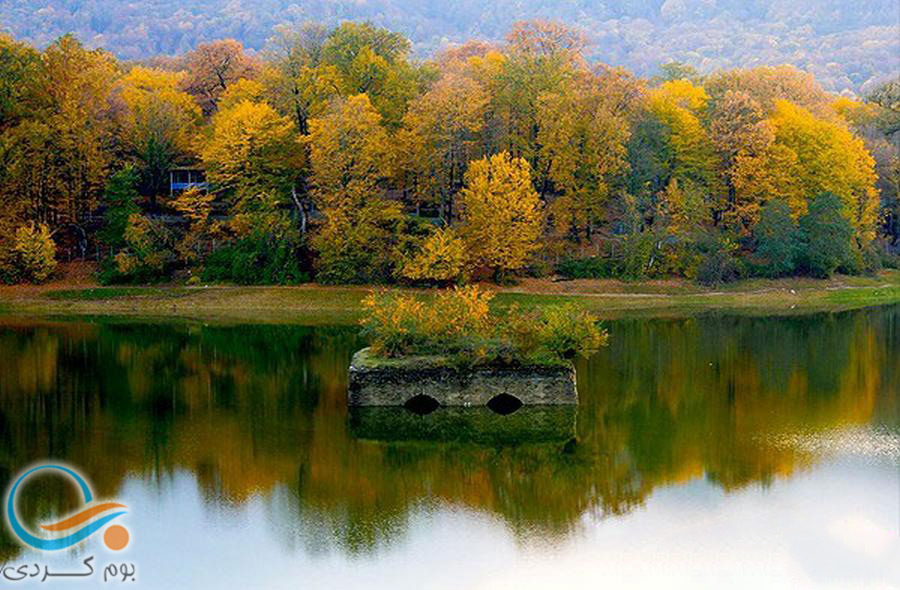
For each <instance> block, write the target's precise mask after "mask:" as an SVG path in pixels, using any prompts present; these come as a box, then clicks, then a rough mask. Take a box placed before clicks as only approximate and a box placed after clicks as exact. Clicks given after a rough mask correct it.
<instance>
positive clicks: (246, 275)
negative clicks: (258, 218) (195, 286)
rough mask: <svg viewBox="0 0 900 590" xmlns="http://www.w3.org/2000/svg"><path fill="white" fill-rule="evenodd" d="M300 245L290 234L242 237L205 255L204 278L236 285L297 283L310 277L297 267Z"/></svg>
mask: <svg viewBox="0 0 900 590" xmlns="http://www.w3.org/2000/svg"><path fill="white" fill-rule="evenodd" d="M299 254H300V253H299V247H298V245H297V244H296V243H295V241H294V240H292V239H291V238H288V237H285V238H281V239H276V238H272V237H269V236H254V237H246V238H241V239H239V240H237V241H236V242H234V243H233V244H228V245H226V246H222V247H221V248H219V249H217V250H215V251H214V252H212V253H211V254H210V255H209V256H207V257H206V260H205V261H204V266H203V270H202V272H201V274H200V276H201V279H202V280H203V281H204V282H225V283H236V284H238V285H296V284H300V283H305V282H308V281H309V274H308V273H306V272H304V271H303V270H302V269H301V267H300V255H299Z"/></svg>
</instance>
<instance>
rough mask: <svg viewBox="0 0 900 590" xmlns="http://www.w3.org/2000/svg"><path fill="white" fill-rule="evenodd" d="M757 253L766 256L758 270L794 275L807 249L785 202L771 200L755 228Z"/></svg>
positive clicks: (764, 208)
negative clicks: (804, 247) (804, 249)
mask: <svg viewBox="0 0 900 590" xmlns="http://www.w3.org/2000/svg"><path fill="white" fill-rule="evenodd" d="M753 237H754V238H755V239H756V244H757V246H756V254H757V255H758V256H759V257H760V258H761V259H762V260H761V263H760V264H759V265H758V267H757V269H756V273H757V274H759V275H761V276H766V277H770V278H775V277H782V276H787V275H790V274H793V273H794V271H795V270H796V268H797V262H798V259H799V257H800V255H801V253H802V251H803V236H802V234H801V232H800V228H799V227H798V226H797V223H796V222H795V221H794V219H793V218H792V217H791V208H790V207H789V206H788V205H787V203H784V202H782V201H770V202H769V203H767V204H766V205H765V206H764V207H763V208H762V212H761V214H760V219H759V223H757V224H756V226H755V227H754V228H753Z"/></svg>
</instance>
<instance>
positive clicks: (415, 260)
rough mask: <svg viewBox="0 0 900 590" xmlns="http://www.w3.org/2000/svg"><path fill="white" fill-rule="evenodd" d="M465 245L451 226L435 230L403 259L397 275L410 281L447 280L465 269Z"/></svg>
mask: <svg viewBox="0 0 900 590" xmlns="http://www.w3.org/2000/svg"><path fill="white" fill-rule="evenodd" d="M465 265H466V246H465V244H464V243H463V241H462V240H461V239H460V238H459V237H458V236H457V235H456V232H455V231H453V229H452V228H446V229H438V230H436V231H434V232H432V233H431V234H430V235H429V236H428V237H427V238H425V240H424V241H423V242H422V245H421V248H420V250H419V251H418V252H417V253H416V254H415V255H414V256H413V257H412V258H409V259H407V260H406V261H404V263H403V268H402V270H401V274H402V275H403V277H404V278H407V279H409V280H411V281H428V282H433V283H449V282H453V281H456V280H458V279H459V278H460V277H461V276H462V274H463V271H464V270H465Z"/></svg>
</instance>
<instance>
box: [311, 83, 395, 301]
mask: <svg viewBox="0 0 900 590" xmlns="http://www.w3.org/2000/svg"><path fill="white" fill-rule="evenodd" d="M309 127H310V134H309V136H308V137H307V138H306V139H305V141H307V142H308V143H309V147H310V150H309V153H310V177H309V181H310V186H311V194H312V198H313V201H314V202H315V204H316V207H317V208H318V209H319V211H320V212H321V213H322V214H323V215H324V216H325V221H324V223H323V224H322V225H321V226H320V227H319V229H318V231H317V232H316V235H315V236H314V238H313V247H314V248H315V249H316V251H317V253H318V255H319V260H318V263H317V268H318V275H317V278H318V280H319V281H321V282H328V283H346V282H380V281H384V280H386V279H388V278H390V277H391V276H392V275H393V272H394V265H395V262H396V260H397V256H396V255H395V250H396V248H397V246H398V240H399V238H400V235H401V234H402V232H403V225H404V220H403V215H402V212H401V210H400V206H399V204H397V203H396V202H386V201H385V200H384V198H383V197H382V194H381V192H382V191H381V190H380V188H379V182H380V181H381V180H382V179H384V178H385V177H386V176H387V174H388V168H389V148H388V136H387V132H386V131H385V130H384V127H382V125H381V116H380V115H379V114H378V112H377V111H376V110H375V109H374V108H373V106H372V104H371V103H370V102H369V98H368V96H366V95H365V94H360V95H356V96H351V97H349V98H346V99H336V100H335V101H334V102H333V103H332V104H331V106H330V107H329V109H328V111H327V112H326V113H325V114H324V115H323V116H322V117H321V118H316V119H311V120H310V122H309Z"/></svg>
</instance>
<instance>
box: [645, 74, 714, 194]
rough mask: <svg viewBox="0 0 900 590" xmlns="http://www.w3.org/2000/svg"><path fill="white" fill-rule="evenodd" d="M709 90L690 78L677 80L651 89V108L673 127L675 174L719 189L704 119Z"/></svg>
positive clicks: (679, 177) (709, 189)
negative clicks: (692, 81) (689, 79)
mask: <svg viewBox="0 0 900 590" xmlns="http://www.w3.org/2000/svg"><path fill="white" fill-rule="evenodd" d="M708 100H709V97H708V95H707V94H706V91H705V90H704V89H703V87H701V86H695V85H694V84H692V83H691V82H690V81H688V80H673V81H671V82H666V83H664V84H662V85H661V86H660V87H659V88H655V89H654V90H653V91H651V92H650V96H649V108H650V111H651V112H652V113H653V114H654V115H655V116H656V117H657V118H658V119H659V121H660V122H661V123H663V124H664V125H665V126H666V127H668V129H669V141H670V143H671V147H672V152H673V153H672V162H671V164H670V167H671V173H672V176H673V177H674V178H676V179H678V180H688V181H691V182H693V183H694V184H695V185H697V186H699V187H704V188H706V189H707V190H708V191H709V192H714V191H715V186H714V185H715V182H714V178H715V167H716V166H715V164H716V160H715V154H714V152H713V147H712V143H711V141H710V138H709V136H708V134H707V132H706V129H705V128H704V127H703V125H702V123H701V117H703V116H704V114H705V112H706V106H707V101H708Z"/></svg>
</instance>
